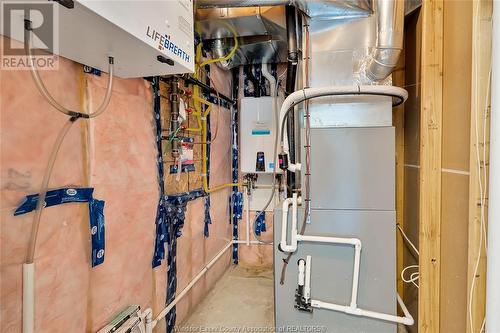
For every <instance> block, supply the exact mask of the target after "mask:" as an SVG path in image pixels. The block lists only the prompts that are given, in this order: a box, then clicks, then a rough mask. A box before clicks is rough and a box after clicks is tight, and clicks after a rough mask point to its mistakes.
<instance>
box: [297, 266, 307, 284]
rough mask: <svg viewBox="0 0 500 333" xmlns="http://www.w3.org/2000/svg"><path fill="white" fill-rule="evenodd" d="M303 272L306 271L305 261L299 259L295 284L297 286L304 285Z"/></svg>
mask: <svg viewBox="0 0 500 333" xmlns="http://www.w3.org/2000/svg"><path fill="white" fill-rule="evenodd" d="M305 273H306V261H305V260H304V259H300V260H299V278H298V281H297V284H298V285H299V286H304V283H305V279H306V277H305Z"/></svg>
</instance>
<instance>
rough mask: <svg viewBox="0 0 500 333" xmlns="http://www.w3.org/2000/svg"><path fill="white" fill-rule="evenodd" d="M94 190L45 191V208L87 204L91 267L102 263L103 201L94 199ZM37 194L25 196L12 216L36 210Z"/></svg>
mask: <svg viewBox="0 0 500 333" xmlns="http://www.w3.org/2000/svg"><path fill="white" fill-rule="evenodd" d="M93 193H94V189H93V188H91V187H87V188H86V187H79V188H60V189H57V190H50V191H47V194H46V196H45V208H47V207H52V206H57V205H61V204H65V203H71V202H88V204H89V217H90V221H89V224H90V235H91V238H92V253H91V262H92V267H95V266H97V265H100V264H102V263H103V262H104V244H105V230H104V201H102V200H97V199H94V197H93V196H92V195H93ZM39 196H40V195H39V194H38V193H37V194H30V195H27V196H26V198H25V199H24V201H23V202H22V203H21V205H20V206H19V207H17V209H16V210H15V211H14V216H17V215H22V214H26V213H29V212H32V211H34V210H35V209H36V206H37V204H38V198H39Z"/></svg>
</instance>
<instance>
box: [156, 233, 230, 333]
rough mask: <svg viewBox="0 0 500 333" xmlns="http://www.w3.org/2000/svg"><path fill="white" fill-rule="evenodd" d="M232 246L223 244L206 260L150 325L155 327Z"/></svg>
mask: <svg viewBox="0 0 500 333" xmlns="http://www.w3.org/2000/svg"><path fill="white" fill-rule="evenodd" d="M231 246H233V242H232V241H231V242H229V243H227V244H226V246H224V248H223V249H222V250H220V251H219V253H217V255H216V256H215V257H214V258H213V259H212V260H210V261H209V262H208V264H207V265H206V266H205V267H204V268H203V269H202V270H201V271H200V272H199V273H198V274H197V275H196V276H195V277H194V279H193V280H191V282H190V283H189V284H188V285H187V286H186V288H184V289H183V290H182V291H181V292H180V293H179V295H176V296H175V299H174V300H173V301H172V302H171V303H170V304H168V305H167V306H166V307H165V308H164V309H163V310H162V311H161V312H160V313H159V314H158V316H156V318H155V320H154V321H153V322H152V327H155V326H156V325H157V324H158V322H159V321H160V320H161V319H163V318H164V317H165V316H166V315H167V314H168V313H169V312H170V310H172V308H173V307H174V306H175V305H176V304H177V303H178V302H179V301H180V300H181V299H182V298H183V297H184V296H186V294H187V293H188V292H189V291H190V290H191V288H193V286H194V285H195V284H196V282H198V280H200V279H201V278H202V277H203V276H204V275H205V274H206V273H207V272H208V271H209V270H210V268H212V266H213V265H214V264H215V263H216V262H217V260H219V258H220V257H222V255H224V253H225V252H226V251H227V250H228V249H229V248H230V247H231Z"/></svg>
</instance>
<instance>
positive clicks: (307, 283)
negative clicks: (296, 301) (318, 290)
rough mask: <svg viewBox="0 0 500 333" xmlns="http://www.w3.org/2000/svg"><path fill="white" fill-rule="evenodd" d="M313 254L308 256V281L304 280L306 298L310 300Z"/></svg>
mask: <svg viewBox="0 0 500 333" xmlns="http://www.w3.org/2000/svg"><path fill="white" fill-rule="evenodd" d="M311 262H312V259H311V256H307V257H306V281H305V282H304V298H305V299H306V301H309V299H310V298H311Z"/></svg>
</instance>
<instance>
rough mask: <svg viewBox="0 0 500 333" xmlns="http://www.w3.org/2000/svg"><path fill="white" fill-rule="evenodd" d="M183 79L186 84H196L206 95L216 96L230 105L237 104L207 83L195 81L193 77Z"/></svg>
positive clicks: (185, 76) (184, 76) (186, 76)
mask: <svg viewBox="0 0 500 333" xmlns="http://www.w3.org/2000/svg"><path fill="white" fill-rule="evenodd" d="M181 77H182V79H183V80H184V82H186V83H188V84H195V85H197V86H198V87H200V88H201V89H202V90H203V92H204V93H206V94H211V95H216V96H219V97H220V98H221V99H223V100H225V101H226V102H228V103H230V104H236V100H235V99H233V98H230V97H227V96H226V95H224V94H221V93H220V92H218V91H217V90H215V89H214V88H212V87H210V86H209V85H208V84H205V83H203V82H201V81H200V80H198V79H195V78H194V77H192V76H189V75H187V74H185V75H182V76H181Z"/></svg>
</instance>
